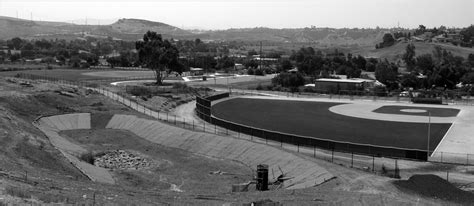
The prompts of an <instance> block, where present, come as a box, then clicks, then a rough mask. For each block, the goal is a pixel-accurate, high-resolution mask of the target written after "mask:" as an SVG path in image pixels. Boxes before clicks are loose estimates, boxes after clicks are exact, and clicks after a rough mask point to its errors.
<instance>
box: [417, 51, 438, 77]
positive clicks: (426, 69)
mask: <svg viewBox="0 0 474 206" xmlns="http://www.w3.org/2000/svg"><path fill="white" fill-rule="evenodd" d="M415 65H416V70H417V71H421V72H423V74H428V73H430V72H432V71H433V67H434V61H433V58H431V54H423V55H420V56H417V57H416V64H415Z"/></svg>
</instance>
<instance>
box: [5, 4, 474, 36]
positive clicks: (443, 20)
mask: <svg viewBox="0 0 474 206" xmlns="http://www.w3.org/2000/svg"><path fill="white" fill-rule="evenodd" d="M17 15H18V17H19V18H22V19H33V20H43V21H62V22H73V23H84V20H83V21H82V22H80V21H78V20H79V19H86V18H87V19H88V24H98V23H99V20H98V19H100V24H108V23H112V22H113V21H114V20H116V19H120V18H138V19H146V20H150V21H158V22H163V23H166V24H170V25H173V26H177V27H180V28H186V29H193V28H196V29H213V30H216V29H229V28H253V27H270V28H303V27H311V26H316V27H332V28H355V27H357V28H375V27H377V26H379V27H383V28H391V27H396V26H398V25H400V27H404V28H416V27H418V25H420V24H423V25H425V26H427V27H429V28H431V27H439V26H441V25H444V26H447V27H466V26H469V25H471V24H474V0H254V1H252V0H230V1H218V0H175V1H170V0H155V1H152V0H136V1H129V0H122V1H117V0H98V1H93V0H81V1H78V0H49V1H40V0H0V16H9V17H17Z"/></svg>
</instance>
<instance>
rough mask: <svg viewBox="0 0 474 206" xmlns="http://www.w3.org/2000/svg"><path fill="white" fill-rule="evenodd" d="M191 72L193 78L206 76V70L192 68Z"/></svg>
mask: <svg viewBox="0 0 474 206" xmlns="http://www.w3.org/2000/svg"><path fill="white" fill-rule="evenodd" d="M189 71H190V73H191V76H201V75H204V69H202V68H190V69H189Z"/></svg>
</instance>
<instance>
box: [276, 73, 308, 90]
mask: <svg viewBox="0 0 474 206" xmlns="http://www.w3.org/2000/svg"><path fill="white" fill-rule="evenodd" d="M272 83H273V84H274V85H281V86H282V87H290V88H296V87H299V86H303V85H304V76H303V74H301V73H299V72H296V73H287V72H283V73H280V74H279V75H277V76H276V77H274V78H273V79H272Z"/></svg>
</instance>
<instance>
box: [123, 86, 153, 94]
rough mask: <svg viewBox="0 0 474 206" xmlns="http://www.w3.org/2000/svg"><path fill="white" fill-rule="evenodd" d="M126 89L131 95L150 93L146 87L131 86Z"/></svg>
mask: <svg viewBox="0 0 474 206" xmlns="http://www.w3.org/2000/svg"><path fill="white" fill-rule="evenodd" d="M126 90H127V92H128V93H130V94H132V95H133V96H148V95H150V94H151V92H150V90H148V89H147V88H146V87H139V86H131V87H129V88H127V89H126Z"/></svg>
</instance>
